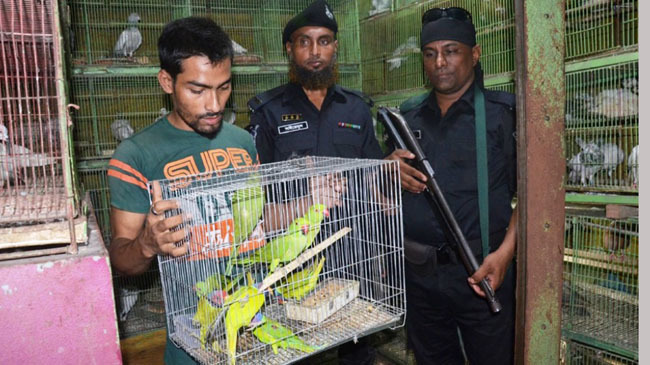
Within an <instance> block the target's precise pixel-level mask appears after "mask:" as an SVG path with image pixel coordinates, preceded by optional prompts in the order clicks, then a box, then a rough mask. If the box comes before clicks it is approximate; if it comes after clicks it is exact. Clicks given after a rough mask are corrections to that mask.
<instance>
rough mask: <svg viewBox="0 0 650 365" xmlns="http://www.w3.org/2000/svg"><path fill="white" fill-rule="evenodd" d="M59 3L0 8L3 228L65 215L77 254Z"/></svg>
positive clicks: (21, 0)
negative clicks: (0, 11)
mask: <svg viewBox="0 0 650 365" xmlns="http://www.w3.org/2000/svg"><path fill="white" fill-rule="evenodd" d="M57 6H58V4H57V2H56V1H54V0H44V1H26V0H11V1H4V2H3V5H2V9H3V10H2V13H1V14H0V54H1V55H2V61H0V79H1V80H2V87H0V226H6V225H12V226H16V225H24V224H28V225H33V224H36V223H43V222H52V221H55V220H62V219H66V218H67V219H68V220H69V223H70V227H69V228H70V236H68V237H67V239H66V240H67V243H68V244H70V242H71V241H72V242H73V243H72V245H71V246H70V249H71V252H75V251H76V240H75V232H74V229H73V227H74V223H73V219H74V217H75V214H76V213H75V211H76V208H75V206H76V202H75V196H74V189H73V179H72V170H71V160H70V151H69V145H68V135H67V123H66V109H65V95H64V85H63V67H62V53H61V47H60V46H61V45H60V42H59V35H60V31H59V24H58V19H57V14H58V11H57ZM5 234H6V232H3V233H0V236H5ZM3 238H6V236H5V237H3ZM32 238H33V237H32ZM3 241H4V239H3ZM46 241H48V242H46V243H45V244H54V243H55V242H51V241H52V240H46ZM41 242H45V241H41ZM64 242H65V241H64ZM64 242H56V243H64ZM3 243H6V242H3ZM10 243H11V242H10ZM14 244H17V243H16V242H14ZM41 244H43V243H41ZM12 247H18V246H15V245H14V246H12ZM3 248H4V247H3Z"/></svg>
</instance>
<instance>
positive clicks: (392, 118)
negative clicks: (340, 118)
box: [377, 107, 501, 313]
mask: <svg viewBox="0 0 650 365" xmlns="http://www.w3.org/2000/svg"><path fill="white" fill-rule="evenodd" d="M377 119H379V120H380V121H381V122H382V123H383V125H384V126H385V127H386V129H387V131H388V134H389V135H390V137H391V139H392V140H393V141H394V142H395V145H396V147H397V148H399V149H404V150H408V151H410V152H411V153H413V154H414V155H415V164H416V166H415V167H416V168H417V169H418V170H419V171H420V172H422V173H423V174H424V175H425V176H426V177H427V181H426V186H427V192H426V193H427V194H428V196H429V199H428V200H429V203H430V204H431V207H432V209H434V210H438V212H439V213H440V216H441V217H442V219H443V220H444V223H445V226H446V227H447V228H448V230H449V232H451V235H452V236H453V238H454V240H455V243H456V247H457V248H458V254H459V256H460V258H461V261H462V262H463V265H464V266H465V269H466V270H467V273H468V274H469V276H472V275H473V274H474V273H475V272H476V270H478V267H479V265H478V262H477V261H476V258H475V257H474V255H473V254H472V250H471V249H470V247H469V244H468V243H467V240H466V239H465V235H464V234H463V232H462V230H461V229H460V226H459V225H458V222H457V221H456V218H455V217H454V215H453V213H452V212H451V209H450V208H449V204H447V200H446V199H445V197H444V195H443V194H442V190H440V187H439V186H438V183H437V182H436V179H435V178H434V171H433V168H432V167H431V164H430V163H429V160H428V159H427V157H426V155H425V154H424V152H423V151H422V148H421V147H420V144H419V143H418V142H417V139H416V138H415V135H414V134H413V132H412V131H411V128H409V126H408V124H407V123H406V120H404V117H402V115H401V114H400V113H399V112H398V111H397V110H395V109H393V108H387V107H379V108H378V110H377ZM479 286H480V287H481V289H482V290H483V292H484V293H485V299H486V300H487V302H488V305H489V307H490V310H491V311H492V312H493V313H498V312H500V311H501V303H499V300H498V299H497V297H496V296H495V294H494V290H493V289H492V286H490V283H488V281H487V280H486V279H483V280H481V282H480V283H479Z"/></svg>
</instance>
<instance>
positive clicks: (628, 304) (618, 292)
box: [562, 214, 639, 353]
mask: <svg viewBox="0 0 650 365" xmlns="http://www.w3.org/2000/svg"><path fill="white" fill-rule="evenodd" d="M565 227H566V228H565V229H566V232H565V248H564V283H563V293H562V298H563V305H562V327H563V329H564V331H565V332H566V333H569V334H573V335H578V336H580V337H581V338H582V339H591V340H592V341H594V342H595V343H600V344H607V345H609V346H610V347H612V348H615V349H621V350H623V351H628V352H632V353H638V335H639V280H638V267H639V223H638V220H637V219H632V218H630V219H626V220H615V219H608V218H602V217H590V216H583V215H572V214H567V216H566V220H565Z"/></svg>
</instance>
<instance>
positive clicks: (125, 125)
mask: <svg viewBox="0 0 650 365" xmlns="http://www.w3.org/2000/svg"><path fill="white" fill-rule="evenodd" d="M133 132H134V131H133V127H131V122H129V120H128V119H126V118H124V117H123V116H121V117H118V119H115V120H114V121H113V123H111V133H113V137H115V139H117V140H118V142H122V141H124V140H125V139H127V138H129V137H131V136H132V135H133Z"/></svg>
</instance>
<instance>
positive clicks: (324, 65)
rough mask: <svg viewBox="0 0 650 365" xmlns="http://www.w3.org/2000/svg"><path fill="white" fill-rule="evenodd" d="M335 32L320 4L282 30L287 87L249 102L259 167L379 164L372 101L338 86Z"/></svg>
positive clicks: (324, 6)
mask: <svg viewBox="0 0 650 365" xmlns="http://www.w3.org/2000/svg"><path fill="white" fill-rule="evenodd" d="M337 31H338V25H337V23H336V19H335V18H334V14H333V12H332V9H331V7H330V6H329V5H328V4H327V2H325V1H322V0H318V1H315V2H314V3H312V4H311V5H310V6H309V7H307V8H306V9H305V10H304V11H303V12H301V13H300V14H298V15H297V16H295V17H294V18H293V19H291V20H290V21H289V22H288V23H287V25H286V26H285V28H284V32H283V34H282V43H283V44H284V46H285V49H286V52H287V56H288V58H289V83H287V84H285V85H282V86H279V87H276V88H274V89H271V90H268V91H266V92H264V93H261V94H259V95H257V96H255V97H253V98H252V99H250V101H249V102H248V106H249V108H250V110H251V112H252V114H251V126H250V131H251V133H252V134H253V136H254V139H255V144H256V147H257V149H258V153H259V157H260V162H261V163H268V162H277V161H284V160H287V159H289V158H292V157H299V156H307V155H310V156H330V157H347V158H377V159H381V158H383V153H382V151H381V148H380V147H379V143H378V142H377V139H376V138H375V134H374V128H373V123H372V116H371V113H370V106H372V100H371V99H370V98H369V97H367V96H366V95H364V94H363V93H362V92H360V91H356V90H350V89H347V88H344V87H342V86H340V85H338V84H336V80H337V77H338V64H337V62H336V55H337V49H338V41H337V40H336V33H337Z"/></svg>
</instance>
